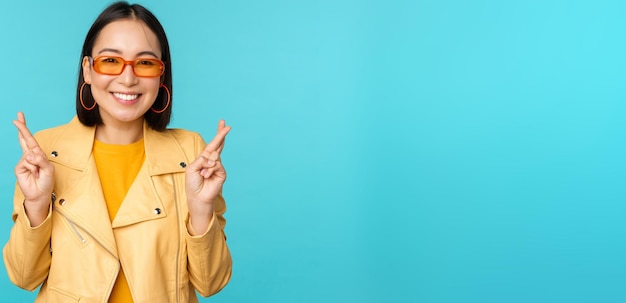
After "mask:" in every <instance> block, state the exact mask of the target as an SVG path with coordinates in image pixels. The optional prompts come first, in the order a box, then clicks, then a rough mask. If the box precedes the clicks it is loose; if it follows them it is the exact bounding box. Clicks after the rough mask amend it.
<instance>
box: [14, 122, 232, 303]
mask: <svg viewBox="0 0 626 303" xmlns="http://www.w3.org/2000/svg"><path fill="white" fill-rule="evenodd" d="M94 135H95V128H94V127H86V126H83V125H82V124H81V123H80V122H79V121H78V119H77V118H76V117H74V119H73V120H72V121H71V122H70V123H69V124H66V125H62V126H59V127H56V128H52V129H48V130H44V131H41V132H39V133H38V134H36V135H35V137H36V138H37V141H38V142H39V145H40V146H41V147H42V149H43V150H44V152H45V153H46V154H47V155H48V159H49V160H50V161H51V162H52V163H53V164H54V166H55V187H54V194H53V197H52V200H53V202H52V204H51V209H50V212H49V214H48V217H47V218H46V220H45V221H44V222H43V223H42V224H41V225H39V226H37V227H34V228H32V227H30V222H29V221H28V218H27V217H26V214H25V212H24V207H23V200H24V196H23V195H22V193H21V192H20V190H19V187H16V191H15V198H14V212H13V220H14V221H15V224H14V226H13V228H12V229H11V235H10V238H9V241H8V243H7V244H6V246H5V247H4V251H3V254H4V263H5V265H6V268H7V271H8V274H9V278H10V279H11V281H12V282H13V283H15V284H16V285H17V286H19V287H21V288H24V289H28V290H31V291H32V290H34V289H36V288H37V287H38V286H39V285H41V284H42V283H43V286H42V287H41V290H40V292H39V294H38V296H37V299H36V300H35V302H79V301H80V302H99V303H106V302H107V300H108V297H109V294H110V292H111V289H112V287H113V284H114V283H115V279H116V278H117V275H118V273H119V271H120V264H123V266H124V273H125V275H126V278H127V280H128V284H129V287H130V289H131V293H132V296H133V299H134V301H135V303H148V302H149V303H159V302H180V303H185V302H197V301H198V299H197V298H196V295H195V292H194V290H196V291H197V292H198V293H200V294H201V295H202V296H209V295H212V294H214V293H216V292H218V291H220V290H221V289H222V288H223V287H224V286H225V285H226V283H228V281H229V279H230V275H231V268H232V260H231V256H230V252H229V250H228V247H227V245H226V237H225V235H224V225H225V220H224V217H223V213H224V212H225V210H226V205H225V202H224V199H223V198H222V196H221V195H220V196H218V198H217V199H216V201H215V213H214V215H213V219H212V220H211V223H210V224H209V228H208V230H207V231H206V232H205V233H204V234H202V235H199V236H191V235H190V234H189V232H188V228H190V225H189V222H188V221H189V215H188V207H187V197H186V194H185V174H184V170H185V169H184V166H186V163H190V162H191V161H193V160H194V159H195V158H196V156H197V155H198V154H199V153H200V151H201V150H202V149H203V148H204V147H205V143H204V141H203V140H202V138H201V137H200V135H198V134H196V133H193V132H189V131H185V130H179V129H176V130H167V131H164V132H157V131H154V130H152V129H150V128H149V127H147V126H144V144H145V152H146V158H145V162H144V164H143V166H142V167H141V169H140V171H139V173H138V174H137V177H136V179H135V181H134V183H133V185H132V186H131V188H130V189H129V191H128V194H127V195H126V197H125V199H124V202H123V203H122V205H121V206H120V209H119V211H118V213H117V216H116V217H115V219H114V220H113V222H111V221H110V219H109V215H108V213H107V208H106V204H105V201H104V197H103V195H102V190H101V187H100V180H99V177H98V172H97V169H96V165H95V161H94V159H93V155H92V152H91V150H92V146H93V140H94ZM198 232H202V231H198Z"/></svg>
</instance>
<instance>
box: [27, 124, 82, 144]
mask: <svg viewBox="0 0 626 303" xmlns="http://www.w3.org/2000/svg"><path fill="white" fill-rule="evenodd" d="M77 123H78V125H76V124H77ZM79 127H85V126H83V125H82V124H80V122H79V121H78V119H77V118H76V117H74V119H72V120H71V121H70V122H68V123H67V124H62V125H58V126H55V127H51V128H47V129H43V130H40V131H38V132H36V133H35V134H34V135H33V136H34V137H35V139H36V140H37V143H39V145H42V146H49V145H52V144H54V143H55V142H56V141H57V140H59V139H60V138H64V137H67V136H68V135H69V134H71V133H72V131H73V130H74V131H76V130H77V129H78V128H79Z"/></svg>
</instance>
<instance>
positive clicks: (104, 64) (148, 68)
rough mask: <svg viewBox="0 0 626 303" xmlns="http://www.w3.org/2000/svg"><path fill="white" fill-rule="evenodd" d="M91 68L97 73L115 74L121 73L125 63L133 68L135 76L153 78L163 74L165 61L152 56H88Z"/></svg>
mask: <svg viewBox="0 0 626 303" xmlns="http://www.w3.org/2000/svg"><path fill="white" fill-rule="evenodd" d="M89 61H91V65H92V66H93V69H94V70H95V71H96V73H98V74H103V75H110V76H117V75H121V74H122V72H123V71H124V68H125V67H126V65H130V66H131V67H132V68H133V73H135V76H137V77H146V78H153V77H159V76H161V75H163V72H165V63H163V61H161V60H159V59H154V58H137V59H135V60H132V61H127V60H124V58H122V57H117V56H98V57H95V58H92V57H89Z"/></svg>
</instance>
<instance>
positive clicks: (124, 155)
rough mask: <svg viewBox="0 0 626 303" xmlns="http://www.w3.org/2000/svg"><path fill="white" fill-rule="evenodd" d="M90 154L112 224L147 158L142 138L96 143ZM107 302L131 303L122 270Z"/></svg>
mask: <svg viewBox="0 0 626 303" xmlns="http://www.w3.org/2000/svg"><path fill="white" fill-rule="evenodd" d="M93 155H94V158H95V160H96V166H97V167H98V175H99V177H100V184H102V192H103V194H104V199H105V200H106V204H107V209H108V211H109V218H110V219H111V222H113V219H114V218H115V215H116V214H117V211H118V210H119V208H120V205H122V201H124V197H125V196H126V193H127V192H128V189H130V186H131V185H132V184H133V181H134V180H135V177H136V176H137V173H138V172H139V169H140V168H141V165H143V161H144V159H145V158H146V154H145V150H144V144H143V139H141V140H139V141H137V142H135V143H132V144H128V145H117V144H106V143H102V142H100V141H98V140H96V141H95V142H94V145H93ZM109 302H113V303H126V302H133V298H132V296H131V293H130V288H129V287H128V282H127V281H126V277H125V276H124V270H123V268H122V267H121V268H120V273H119V275H118V276H117V280H116V281H115V285H114V286H113V290H112V291H111V296H110V297H109Z"/></svg>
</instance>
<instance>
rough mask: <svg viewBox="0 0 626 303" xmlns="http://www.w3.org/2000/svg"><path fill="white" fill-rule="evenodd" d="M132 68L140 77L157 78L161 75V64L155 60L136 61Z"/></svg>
mask: <svg viewBox="0 0 626 303" xmlns="http://www.w3.org/2000/svg"><path fill="white" fill-rule="evenodd" d="M133 68H134V70H135V74H136V75H137V76H140V77H158V76H160V75H161V74H163V63H162V62H161V61H160V60H156V59H137V60H135V64H134V65H133Z"/></svg>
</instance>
